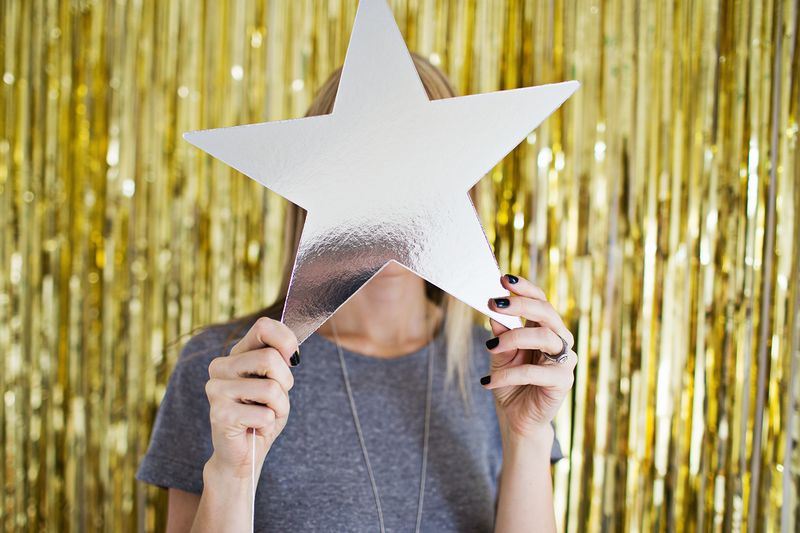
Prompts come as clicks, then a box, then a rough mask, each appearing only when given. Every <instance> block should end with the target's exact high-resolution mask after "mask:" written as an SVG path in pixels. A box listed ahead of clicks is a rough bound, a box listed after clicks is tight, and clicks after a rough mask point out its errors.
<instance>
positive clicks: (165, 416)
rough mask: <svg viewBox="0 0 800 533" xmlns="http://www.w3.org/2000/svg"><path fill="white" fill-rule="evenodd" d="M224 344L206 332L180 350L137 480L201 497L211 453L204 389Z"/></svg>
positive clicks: (207, 404) (210, 331) (207, 408)
mask: <svg viewBox="0 0 800 533" xmlns="http://www.w3.org/2000/svg"><path fill="white" fill-rule="evenodd" d="M224 344H225V343H224V338H222V336H221V335H219V334H218V333H216V332H214V331H213V330H206V331H203V332H202V333H200V334H198V335H196V336H195V337H193V338H192V339H190V340H189V342H188V343H186V345H185V346H184V348H183V349H182V350H181V354H180V357H179V359H178V363H177V364H176V365H175V369H174V370H173V371H172V375H171V376H170V378H169V382H168V383H167V390H166V392H165V394H164V399H163V400H162V402H161V406H160V407H159V409H158V413H157V414H156V420H155V423H154V425H153V432H152V435H151V436H150V445H149V446H148V449H147V452H146V453H145V456H144V458H143V459H142V462H141V463H140V464H139V470H138V471H137V473H136V479H138V480H140V481H143V482H145V483H150V484H152V485H157V486H159V487H164V488H175V489H180V490H183V491H186V492H192V493H195V494H201V493H202V492H203V467H204V466H205V463H206V461H208V459H209V458H210V457H211V453H212V451H213V446H212V443H211V423H210V421H209V403H208V398H207V396H206V392H205V386H206V382H207V381H208V365H209V363H210V362H211V360H212V359H214V358H215V357H217V356H219V355H222V353H221V351H222V349H223V346H224Z"/></svg>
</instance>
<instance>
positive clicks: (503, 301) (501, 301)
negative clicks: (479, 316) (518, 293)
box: [494, 298, 511, 309]
mask: <svg viewBox="0 0 800 533" xmlns="http://www.w3.org/2000/svg"><path fill="white" fill-rule="evenodd" d="M494 305H496V306H497V307H499V308H501V309H503V308H505V307H508V306H509V305H511V301H510V300H509V299H508V298H495V299H494Z"/></svg>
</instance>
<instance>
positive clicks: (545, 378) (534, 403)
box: [481, 275, 578, 533]
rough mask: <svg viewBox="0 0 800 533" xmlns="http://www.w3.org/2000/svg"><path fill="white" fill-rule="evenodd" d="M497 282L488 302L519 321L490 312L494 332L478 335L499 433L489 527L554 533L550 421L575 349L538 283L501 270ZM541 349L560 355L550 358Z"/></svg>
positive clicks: (565, 389) (569, 376)
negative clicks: (482, 338)
mask: <svg viewBox="0 0 800 533" xmlns="http://www.w3.org/2000/svg"><path fill="white" fill-rule="evenodd" d="M501 283H502V284H503V286H504V287H505V288H506V289H508V290H509V292H511V295H510V296H508V297H501V298H496V299H494V300H492V301H490V304H489V306H490V308H493V310H495V311H497V312H500V313H506V314H510V315H516V316H521V317H524V318H525V319H526V323H525V327H523V328H515V329H512V330H509V329H508V328H506V327H505V326H503V325H501V324H500V323H499V322H497V321H495V320H493V319H492V320H491V324H492V330H493V332H494V334H495V335H497V336H496V337H494V338H492V339H489V340H488V341H487V342H486V347H487V348H488V349H489V352H490V353H491V354H492V364H491V373H490V374H489V375H488V376H484V377H483V379H481V384H483V386H484V387H485V388H487V389H491V390H492V391H493V392H494V399H495V407H496V409H497V420H498V423H499V425H500V433H501V435H502V440H503V465H502V468H501V471H500V480H499V484H498V494H497V512H496V517H495V531H496V532H497V533H515V532H517V531H525V532H529V531H535V532H548V533H550V532H555V531H556V524H555V511H554V509H553V483H552V479H551V476H550V450H551V448H552V446H553V427H552V426H551V425H550V422H551V421H552V420H553V418H554V417H555V415H556V412H557V411H558V408H559V407H560V406H561V403H562V402H563V401H564V398H565V397H566V395H567V394H568V393H569V391H570V389H571V388H572V383H573V380H574V374H573V372H574V370H575V365H576V363H577V361H578V356H577V354H576V353H575V352H574V351H573V350H572V345H573V342H574V338H573V336H572V333H570V331H569V330H568V329H567V327H566V326H565V324H564V322H563V320H562V319H561V317H560V316H559V315H558V313H557V312H556V310H555V309H554V308H553V306H552V305H551V304H550V303H549V302H548V301H547V298H546V297H545V295H544V292H543V291H542V290H541V289H540V288H539V287H536V286H535V285H533V284H532V283H531V282H530V281H528V280H526V279H524V278H520V277H517V276H508V275H506V276H503V279H502V281H501ZM543 354H551V355H553V356H556V355H558V356H561V355H564V357H563V359H562V360H561V361H560V362H552V361H551V360H549V359H547V357H545V356H544V355H543Z"/></svg>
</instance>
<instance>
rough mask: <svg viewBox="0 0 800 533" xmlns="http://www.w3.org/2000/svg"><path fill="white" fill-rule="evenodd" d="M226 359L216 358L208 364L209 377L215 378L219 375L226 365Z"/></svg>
mask: <svg viewBox="0 0 800 533" xmlns="http://www.w3.org/2000/svg"><path fill="white" fill-rule="evenodd" d="M225 359H226V358H225V357H215V358H214V359H212V360H211V362H210V363H209V364H208V376H209V377H211V378H213V377H215V376H217V375H219V373H220V371H221V370H222V368H221V367H222V366H223V365H224V364H225Z"/></svg>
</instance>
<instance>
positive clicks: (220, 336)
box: [175, 321, 252, 377]
mask: <svg viewBox="0 0 800 533" xmlns="http://www.w3.org/2000/svg"><path fill="white" fill-rule="evenodd" d="M251 325H252V324H250V323H249V321H234V322H228V323H223V324H212V325H209V326H204V327H201V328H200V329H199V330H196V331H195V332H194V333H193V334H191V336H190V337H189V340H188V341H186V343H185V344H184V345H183V348H181V352H180V356H179V357H178V361H177V363H176V365H175V371H176V372H184V373H187V372H188V373H195V372H202V373H203V374H204V375H205V373H206V372H207V371H208V365H209V364H210V363H211V360H212V359H214V358H216V357H219V356H222V355H228V354H229V353H230V351H231V349H232V348H233V347H234V346H235V345H236V343H237V342H239V340H240V339H241V338H242V337H243V336H244V334H245V333H247V330H248V329H249V328H250V326H251ZM206 377H207V376H206Z"/></svg>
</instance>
